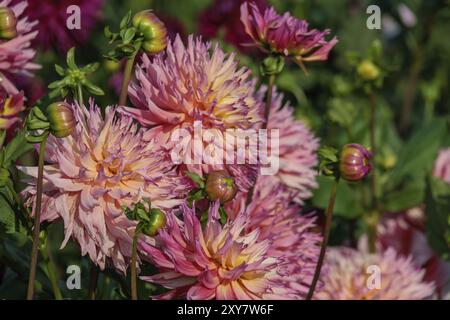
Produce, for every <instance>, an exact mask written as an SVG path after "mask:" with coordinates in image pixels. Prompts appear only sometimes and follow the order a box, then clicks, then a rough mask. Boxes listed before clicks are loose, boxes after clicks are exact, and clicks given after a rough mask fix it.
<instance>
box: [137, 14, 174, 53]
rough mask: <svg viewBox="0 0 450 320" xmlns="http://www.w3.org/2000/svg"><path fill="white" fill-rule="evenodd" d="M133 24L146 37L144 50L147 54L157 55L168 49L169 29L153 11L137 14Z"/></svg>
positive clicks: (143, 45)
mask: <svg viewBox="0 0 450 320" xmlns="http://www.w3.org/2000/svg"><path fill="white" fill-rule="evenodd" d="M132 24H133V27H135V28H136V29H137V30H138V33H139V32H140V33H141V34H142V36H143V37H144V42H143V43H142V48H143V50H144V51H145V52H146V53H148V54H157V53H159V52H161V51H163V50H164V49H165V48H166V47H167V28H166V26H165V25H164V23H163V22H162V21H161V20H159V18H158V17H157V16H156V15H155V14H154V13H153V12H152V10H145V11H141V12H138V13H136V15H135V16H134V17H133V20H132Z"/></svg>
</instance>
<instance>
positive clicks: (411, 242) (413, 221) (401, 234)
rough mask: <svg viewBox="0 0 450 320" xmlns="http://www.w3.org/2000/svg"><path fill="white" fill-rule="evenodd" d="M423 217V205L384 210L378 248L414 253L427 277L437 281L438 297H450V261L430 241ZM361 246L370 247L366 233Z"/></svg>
mask: <svg viewBox="0 0 450 320" xmlns="http://www.w3.org/2000/svg"><path fill="white" fill-rule="evenodd" d="M424 220H425V214H424V212H423V209H422V208H420V207H417V208H412V209H409V210H408V211H406V212H399V213H388V214H384V215H383V219H382V220H381V222H380V223H379V224H378V226H377V238H376V248H377V251H378V252H384V251H386V250H388V249H389V248H393V249H395V251H396V252H397V253H398V254H399V255H401V256H404V257H408V256H411V257H412V259H413V262H414V265H416V266H418V267H420V268H422V269H423V270H425V275H424V280H425V281H429V282H431V281H432V282H434V283H435V284H436V291H435V293H436V296H437V298H439V299H450V263H449V262H446V261H444V260H443V259H442V258H440V257H439V255H438V254H436V252H434V250H433V249H432V248H431V247H430V245H429V244H428V240H427V237H426V234H425V225H424V222H425V221H424ZM360 248H362V249H365V248H367V237H363V238H362V239H361V240H360Z"/></svg>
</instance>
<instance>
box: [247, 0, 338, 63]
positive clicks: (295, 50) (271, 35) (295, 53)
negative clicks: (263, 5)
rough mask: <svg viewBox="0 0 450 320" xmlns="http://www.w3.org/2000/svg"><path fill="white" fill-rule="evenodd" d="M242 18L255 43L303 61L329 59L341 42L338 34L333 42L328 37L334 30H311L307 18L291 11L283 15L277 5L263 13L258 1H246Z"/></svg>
mask: <svg viewBox="0 0 450 320" xmlns="http://www.w3.org/2000/svg"><path fill="white" fill-rule="evenodd" d="M249 6H250V9H249ZM241 21H242V23H243V24H244V27H245V31H246V32H247V34H248V35H249V36H250V37H251V38H252V40H253V42H254V45H256V46H258V47H259V48H261V49H262V50H263V51H266V52H272V53H277V54H281V55H284V56H286V57H292V58H293V59H294V60H295V61H297V62H299V63H301V62H302V61H322V60H327V59H328V54H329V52H330V50H331V49H332V48H333V47H334V45H335V44H336V43H337V39H336V37H334V38H333V39H332V40H331V41H329V42H327V41H326V40H325V36H326V35H328V34H329V33H330V30H325V31H318V30H316V29H311V30H310V29H309V25H308V22H306V21H305V20H300V19H297V18H295V17H292V16H291V15H290V14H289V13H288V12H286V13H285V14H283V15H282V16H280V15H278V14H277V12H276V11H275V9H274V8H273V7H270V8H267V9H266V10H265V11H264V13H262V12H261V11H260V9H259V8H258V7H257V6H256V5H255V4H254V3H250V4H248V3H246V2H245V3H243V4H242V6H241Z"/></svg>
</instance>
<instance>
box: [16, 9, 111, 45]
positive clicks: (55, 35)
mask: <svg viewBox="0 0 450 320" xmlns="http://www.w3.org/2000/svg"><path fill="white" fill-rule="evenodd" d="M14 2H19V1H17V0H14ZM28 3H29V5H28V8H27V9H26V11H25V14H26V15H27V16H28V17H29V19H30V20H37V21H39V25H38V30H39V34H38V36H37V37H36V39H35V42H36V44H38V45H40V46H42V48H43V49H44V50H48V49H50V48H51V47H54V46H56V47H57V48H58V49H60V50H63V51H67V50H68V49H70V48H71V47H73V46H76V45H80V44H83V43H84V42H85V41H86V40H87V39H88V38H89V35H90V31H91V30H92V29H93V28H94V27H95V25H96V22H97V21H98V20H99V19H100V18H101V8H102V5H103V0H32V1H28ZM72 5H76V6H78V7H79V8H80V13H81V19H80V20H81V29H79V30H78V29H74V30H70V29H68V28H67V25H66V24H67V18H69V17H70V15H71V14H72V13H67V8H68V7H70V6H72Z"/></svg>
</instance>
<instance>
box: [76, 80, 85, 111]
mask: <svg viewBox="0 0 450 320" xmlns="http://www.w3.org/2000/svg"><path fill="white" fill-rule="evenodd" d="M77 102H78V104H79V105H80V106H82V105H84V102H83V87H82V86H81V83H78V84H77Z"/></svg>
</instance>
